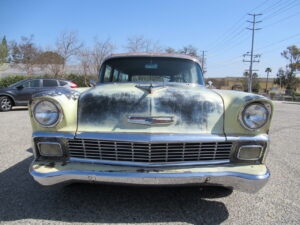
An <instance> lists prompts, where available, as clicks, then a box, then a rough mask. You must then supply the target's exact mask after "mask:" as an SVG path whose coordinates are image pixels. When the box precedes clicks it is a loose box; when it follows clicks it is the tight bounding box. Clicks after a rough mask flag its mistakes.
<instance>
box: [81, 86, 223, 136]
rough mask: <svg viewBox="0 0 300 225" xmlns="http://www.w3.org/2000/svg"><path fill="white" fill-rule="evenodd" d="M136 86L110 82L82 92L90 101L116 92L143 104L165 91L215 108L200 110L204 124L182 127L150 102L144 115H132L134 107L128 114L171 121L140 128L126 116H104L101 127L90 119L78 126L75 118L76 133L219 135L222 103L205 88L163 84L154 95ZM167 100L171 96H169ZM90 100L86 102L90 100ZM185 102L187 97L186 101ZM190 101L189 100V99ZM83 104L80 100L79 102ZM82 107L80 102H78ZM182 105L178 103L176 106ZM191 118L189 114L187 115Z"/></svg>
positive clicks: (184, 124)
mask: <svg viewBox="0 0 300 225" xmlns="http://www.w3.org/2000/svg"><path fill="white" fill-rule="evenodd" d="M136 85H137V84H136V83H112V84H105V85H100V86H97V87H95V88H93V89H91V90H90V91H88V92H86V93H83V95H85V94H90V95H92V96H93V99H97V98H98V96H99V97H102V96H109V97H110V96H113V95H117V94H118V93H130V94H131V95H134V96H137V98H139V99H144V100H145V99H146V101H147V102H149V103H150V102H151V100H154V99H159V98H161V97H163V96H164V95H166V94H168V93H169V92H172V93H173V92H174V93H180V92H181V94H182V93H185V94H186V95H191V96H193V97H194V96H199V97H198V98H199V99H197V101H198V102H197V103H198V104H201V103H204V104H205V103H211V105H212V106H213V107H214V108H215V110H214V111H212V112H210V113H207V112H206V111H204V108H205V107H204V106H202V107H201V108H202V109H203V112H199V113H200V114H201V113H203V114H204V113H206V114H207V115H208V116H207V123H203V125H202V124H201V125H200V124H195V123H194V124H186V123H181V124H180V125H178V124H177V123H176V121H180V122H182V121H181V118H180V117H178V116H176V115H175V114H174V113H171V114H166V113H161V112H159V111H158V107H157V106H156V105H155V104H154V103H153V104H151V109H150V110H149V111H147V112H145V113H144V114H140V113H138V114H137V113H136V112H135V110H134V108H133V109H132V112H130V115H131V116H133V115H134V116H146V117H147V116H174V120H175V122H174V123H172V124H167V125H152V126H149V125H143V124H132V123H128V121H127V116H128V115H126V114H125V115H123V116H122V117H121V118H120V117H116V116H112V115H108V117H107V118H105V119H102V118H99V117H98V118H99V119H101V120H102V121H101V126H99V125H98V124H97V121H94V120H92V121H91V123H88V124H84V123H81V121H80V118H79V119H78V129H77V130H78V133H80V132H105V133H107V132H119V133H129V132H131V133H167V134H169V133H183V134H187V133H194V134H195V133H197V134H219V135H223V134H224V133H223V130H224V129H223V116H222V114H223V102H222V99H221V98H220V96H219V95H218V94H216V93H214V92H212V91H210V90H209V89H206V88H205V87H203V86H199V85H194V84H182V85H181V86H180V87H176V86H175V87H174V86H171V85H169V86H168V85H165V87H162V88H160V89H158V90H157V91H155V92H154V93H148V92H147V91H146V90H142V89H139V88H137V87H136ZM170 98H171V97H170ZM93 99H89V100H90V101H93ZM187 99H188V98H187ZM191 100H193V99H192V98H191ZM82 101H84V100H82ZM82 104H84V103H82ZM178 104H182V103H178ZM98 107H100V106H98ZM191 116H192V115H191Z"/></svg>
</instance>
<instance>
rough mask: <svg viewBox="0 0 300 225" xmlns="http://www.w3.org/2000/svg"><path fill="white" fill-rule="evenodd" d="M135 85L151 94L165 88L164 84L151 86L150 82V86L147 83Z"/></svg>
mask: <svg viewBox="0 0 300 225" xmlns="http://www.w3.org/2000/svg"><path fill="white" fill-rule="evenodd" d="M135 87H136V88H139V89H141V90H144V91H147V92H148V93H149V94H153V93H154V92H156V91H158V90H161V89H163V88H165V86H164V85H158V86H153V85H152V84H150V86H148V85H135Z"/></svg>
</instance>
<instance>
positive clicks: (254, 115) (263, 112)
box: [240, 102, 271, 131]
mask: <svg viewBox="0 0 300 225" xmlns="http://www.w3.org/2000/svg"><path fill="white" fill-rule="evenodd" d="M270 115H271V105H269V104H267V103H263V102H253V103H249V104H247V105H246V106H245V107H244V109H243V110H242V111H241V113H240V122H241V124H242V126H243V127H244V128H245V129H247V130H250V131H255V130H258V129H260V128H262V127H264V126H265V125H266V124H267V123H268V122H269V120H270Z"/></svg>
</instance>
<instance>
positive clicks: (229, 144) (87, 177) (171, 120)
mask: <svg viewBox="0 0 300 225" xmlns="http://www.w3.org/2000/svg"><path fill="white" fill-rule="evenodd" d="M200 65H201V64H200V62H199V61H198V59H197V58H194V57H190V56H185V55H173V54H154V53H152V54H133V53H131V54H118V55H112V56H110V57H109V58H107V59H106V60H105V61H104V63H103V64H102V66H101V69H100V75H99V80H100V82H99V83H98V84H97V85H96V86H95V87H92V88H84V89H78V90H72V89H69V90H67V89H66V90H64V92H58V91H52V92H45V93H39V94H38V95H36V96H34V98H33V99H32V101H31V103H30V115H31V120H32V128H33V152H34V161H33V163H32V165H31V166H30V173H31V175H32V176H33V178H34V179H35V180H36V181H37V182H39V183H41V184H43V185H54V184H58V183H64V182H100V183H114V184H135V185H195V184H196V185H218V186H224V187H230V188H232V187H233V188H237V189H240V190H242V191H248V192H255V191H258V190H259V189H260V188H261V187H263V186H264V184H265V183H266V182H267V180H268V178H269V175H270V173H269V170H268V169H267V167H266V165H265V159H266V153H267V151H268V145H269V144H268V143H269V138H268V132H269V127H270V121H271V118H272V112H273V105H272V102H271V101H270V100H269V99H267V98H265V97H264V96H260V95H256V94H250V93H245V92H238V91H228V90H227V91H226V90H217V89H214V90H212V89H208V88H206V87H205V83H204V79H203V74H202V70H201V67H200Z"/></svg>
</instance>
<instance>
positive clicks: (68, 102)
mask: <svg viewBox="0 0 300 225" xmlns="http://www.w3.org/2000/svg"><path fill="white" fill-rule="evenodd" d="M88 89H90V88H76V89H72V90H75V91H78V92H79V93H82V92H84V91H86V90H88ZM40 100H50V101H51V100H52V101H55V102H57V103H59V105H60V106H61V108H62V111H63V117H62V121H61V122H60V123H59V124H58V125H57V126H56V127H47V128H46V127H42V126H40V125H39V124H38V123H37V122H36V121H35V120H34V118H33V114H32V108H31V107H29V116H30V118H31V125H32V131H33V132H37V131H41V132H63V133H70V134H75V132H76V129H77V108H78V98H77V99H76V100H74V99H72V98H67V96H65V95H57V96H47V95H43V96H40V97H36V98H33V101H40Z"/></svg>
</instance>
